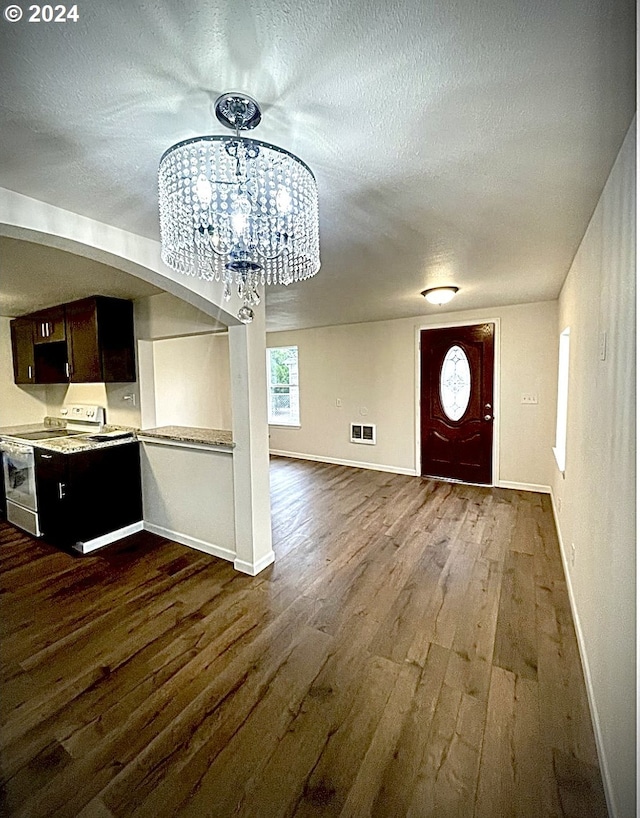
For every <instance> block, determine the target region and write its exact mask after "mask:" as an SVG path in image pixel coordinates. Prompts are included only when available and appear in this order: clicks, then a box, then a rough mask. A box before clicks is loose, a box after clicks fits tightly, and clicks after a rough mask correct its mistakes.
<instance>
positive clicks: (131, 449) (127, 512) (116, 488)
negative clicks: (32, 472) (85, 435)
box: [35, 441, 142, 546]
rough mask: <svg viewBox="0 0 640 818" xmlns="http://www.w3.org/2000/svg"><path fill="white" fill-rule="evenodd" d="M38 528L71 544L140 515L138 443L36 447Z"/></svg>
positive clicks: (50, 537) (51, 538) (58, 541)
mask: <svg viewBox="0 0 640 818" xmlns="http://www.w3.org/2000/svg"><path fill="white" fill-rule="evenodd" d="M35 455H36V492H37V496H38V517H39V521H40V529H41V531H42V534H43V536H44V538H45V539H46V540H49V541H51V542H52V543H56V544H59V545H65V546H72V545H75V543H77V542H87V541H89V540H92V539H94V538H96V537H101V536H103V535H105V534H109V533H110V532H112V531H117V530H118V529H120V528H124V527H125V526H128V525H131V524H132V523H136V522H139V521H140V520H141V519H142V491H141V485H140V451H139V443H138V442H137V441H133V442H131V443H124V444H120V445H118V446H109V447H105V448H102V449H92V450H89V451H83V452H69V453H61V452H53V451H46V450H45V449H39V448H37V449H36V452H35Z"/></svg>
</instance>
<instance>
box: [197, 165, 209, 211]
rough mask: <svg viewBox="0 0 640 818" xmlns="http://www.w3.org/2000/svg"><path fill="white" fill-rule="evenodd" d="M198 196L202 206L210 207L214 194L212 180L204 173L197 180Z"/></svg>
mask: <svg viewBox="0 0 640 818" xmlns="http://www.w3.org/2000/svg"><path fill="white" fill-rule="evenodd" d="M196 196H197V197H198V200H199V202H200V204H201V205H202V207H209V205H210V204H211V196H212V191H211V182H210V181H209V180H208V179H207V177H206V176H204V175H203V174H202V173H201V174H200V176H198V181H197V182H196Z"/></svg>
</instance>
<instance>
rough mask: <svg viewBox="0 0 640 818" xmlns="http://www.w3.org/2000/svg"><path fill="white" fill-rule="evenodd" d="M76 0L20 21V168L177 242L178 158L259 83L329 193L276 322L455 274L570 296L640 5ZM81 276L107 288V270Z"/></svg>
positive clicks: (631, 62)
mask: <svg viewBox="0 0 640 818" xmlns="http://www.w3.org/2000/svg"><path fill="white" fill-rule="evenodd" d="M23 7H24V9H25V12H26V10H27V4H23ZM78 10H79V14H80V20H79V21H78V22H77V23H72V22H68V23H58V24H55V23H48V24H46V23H28V22H27V21H26V16H28V12H27V15H26V16H25V18H23V20H22V21H20V22H18V23H13V24H11V23H8V22H6V21H4V20H2V21H0V53H1V56H0V60H1V61H2V65H1V69H2V87H1V91H0V94H1V98H2V110H1V113H2V117H1V126H0V139H1V140H2V145H3V160H2V166H1V168H0V185H2V186H4V187H7V188H9V189H11V190H15V191H19V192H20V193H24V194H26V195H28V196H32V197H34V198H37V199H41V200H43V201H46V202H50V203H53V204H55V205H58V206H60V207H62V208H66V209H68V210H71V211H74V212H77V213H81V214H83V215H86V216H90V217H92V218H95V219H97V220H99V221H103V222H106V223H108V224H112V225H115V226H117V227H122V228H124V229H126V230H130V231H132V232H135V233H139V234H141V235H143V236H149V237H152V238H157V237H158V216H157V188H156V184H157V181H156V180H157V166H158V161H159V158H160V156H161V154H162V153H163V152H164V150H165V149H166V148H167V147H169V146H170V145H172V144H173V143H175V142H177V141H179V140H181V139H185V138H188V137H191V136H196V135H201V134H205V133H221V132H223V130H224V129H223V128H222V126H220V125H219V123H217V121H216V120H215V117H214V116H213V113H212V108H211V103H212V101H213V100H214V99H215V98H216V97H217V96H218V95H219V94H220V93H222V92H225V91H230V90H242V91H245V92H246V93H249V94H250V95H252V96H254V97H255V98H256V99H258V100H259V102H260V103H261V105H262V107H263V120H262V123H261V125H260V126H259V128H258V129H257V130H256V131H255V132H254V133H255V136H256V138H258V139H261V140H263V141H267V142H273V143H275V144H277V145H279V146H281V147H283V148H286V149H287V150H290V151H292V152H294V153H296V154H298V155H299V156H300V157H301V158H302V159H303V160H304V161H305V162H306V163H307V164H308V165H309V166H310V167H311V168H312V170H313V171H314V173H315V175H316V178H317V180H318V186H319V195H320V247H321V258H322V268H321V270H320V272H319V274H318V275H317V276H316V278H315V279H313V280H311V281H309V282H304V283H302V284H300V285H296V286H294V287H290V288H286V289H285V288H282V289H274V290H273V291H271V292H270V294H269V298H268V302H267V305H268V306H267V319H268V326H269V327H270V328H273V329H276V328H289V327H298V326H319V325H328V324H333V323H345V322H353V321H366V320H372V319H384V318H394V317H401V316H409V315H418V314H421V313H425V312H429V311H433V310H437V308H434V307H430V306H428V305H426V304H425V302H424V300H423V299H421V298H420V296H419V292H420V290H422V289H424V288H425V287H427V286H431V285H433V284H435V283H441V282H446V283H454V284H457V285H458V286H459V287H460V292H459V294H458V296H457V298H456V300H455V302H454V304H453V305H452V306H455V308H456V309H467V308H471V307H481V306H492V305H499V304H508V303H518V302H525V301H535V300H544V299H549V298H554V297H556V296H557V294H558V292H559V289H560V286H561V284H562V282H563V280H564V277H565V275H566V272H567V270H568V268H569V265H570V263H571V260H572V258H573V254H574V253H575V250H576V248H577V246H578V243H579V241H580V239H581V237H582V235H583V234H584V231H585V228H586V226H587V223H588V220H589V218H590V216H591V213H592V212H593V209H594V207H595V204H596V202H597V199H598V196H599V194H600V191H601V189H602V187H603V185H604V182H605V180H606V178H607V175H608V172H609V170H610V168H611V165H612V163H613V161H614V159H615V156H616V153H617V151H618V148H619V147H620V144H621V143H622V140H623V138H624V134H625V132H626V130H627V128H628V127H629V124H630V122H631V120H632V117H633V113H634V109H635V85H634V82H635V36H636V35H635V31H636V29H635V4H634V3H633V2H631V1H630V0H571V1H570V2H569V1H568V0H544V1H543V2H540V1H538V2H535V0H519V2H514V0H502V1H500V0H489V1H488V2H483V3H470V2H468V0H408V1H407V0H403V1H402V2H397V0H385V1H384V2H382V0H373V2H371V0H366V1H365V0H356V1H355V2H354V1H353V0H350V1H349V2H344V0H340V2H338V1H337V0H296V2H287V0H282V1H281V2H278V3H275V2H273V0H254V1H253V2H247V0H220V2H203V1H202V0H194V2H190V3H185V2H177V1H173V2H160V1H159V0H157V1H156V2H152V1H151V0H148V1H147V2H140V1H137V2H130V3H126V4H125V3H100V4H98V3H81V4H78ZM15 262H16V254H15V253H11V254H3V261H2V264H3V268H4V270H3V275H2V279H3V282H2V285H1V286H2V290H3V298H4V302H5V303H8V302H9V301H10V302H11V303H12V304H16V303H17V302H16V298H18V299H19V297H20V293H16V292H12V291H11V288H12V287H14V288H15V286H16V282H17V283H18V284H20V282H21V281H24V280H25V279H24V278H22V279H18V278H17V277H16V276H15V275H8V274H7V272H8V267H7V265H10V264H12V263H15ZM17 262H18V263H19V260H17ZM54 268H55V265H54V264H49V265H48V266H46V269H47V271H48V272H47V274H46V275H47V276H48V277H50V279H51V280H50V282H49V283H50V286H53V288H54V289H55V275H56V273H55V269H54ZM42 269H44V268H41V269H40V270H32V271H31V274H32V275H33V276H35V277H38V276H42V275H43V274H42ZM23 275H24V276H28V275H29V271H28V270H23ZM76 278H77V280H76V287H77V288H78V292H77V293H76V294H77V295H84V294H86V293H87V292H88V291H91V290H95V287H93V286H89V285H92V284H93V281H95V269H94V268H90V269H88V272H87V282H85V283H86V284H87V287H88V289H83V288H82V281H81V278H82V276H81V275H80V276H79V277H76ZM41 280H42V279H41ZM43 286H44V285H43ZM33 291H34V288H31V289H29V288H27V287H26V284H25V289H24V293H23V299H22V307H21V311H25V309H28V308H29V307H30V305H28V304H27V303H26V302H27V300H28V298H27V295H26V293H32V292H33ZM36 291H37V288H36ZM11 299H13V300H11Z"/></svg>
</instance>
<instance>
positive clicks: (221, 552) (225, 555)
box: [144, 520, 236, 562]
mask: <svg viewBox="0 0 640 818" xmlns="http://www.w3.org/2000/svg"><path fill="white" fill-rule="evenodd" d="M144 530H145V531H150V532H151V533H152V534H158V535H159V536H160V537H166V539H168V540H173V541H174V542H178V543H180V545H187V546H189V548H195V549H196V551H203V552H204V553H205V554H210V555H211V556H212V557H220V559H222V560H227V561H228V562H234V560H235V558H236V554H235V551H231V550H230V549H229V548H222V547H221V546H219V545H215V543H210V542H206V541H205V540H199V539H198V538H197V537H191V536H190V535H189V534H182V533H181V532H180V531H173V530H172V529H170V528H165V527H164V526H163V525H156V524H155V523H149V522H147V521H146V520H145V523H144Z"/></svg>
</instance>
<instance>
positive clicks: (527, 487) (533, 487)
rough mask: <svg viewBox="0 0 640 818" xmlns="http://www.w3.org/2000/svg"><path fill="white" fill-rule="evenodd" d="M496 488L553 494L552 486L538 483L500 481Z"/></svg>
mask: <svg viewBox="0 0 640 818" xmlns="http://www.w3.org/2000/svg"><path fill="white" fill-rule="evenodd" d="M496 488H499V489H516V490H517V491H536V492H538V494H551V486H543V485H540V484H538V483H517V482H515V481H513V480H498V482H497V483H496Z"/></svg>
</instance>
